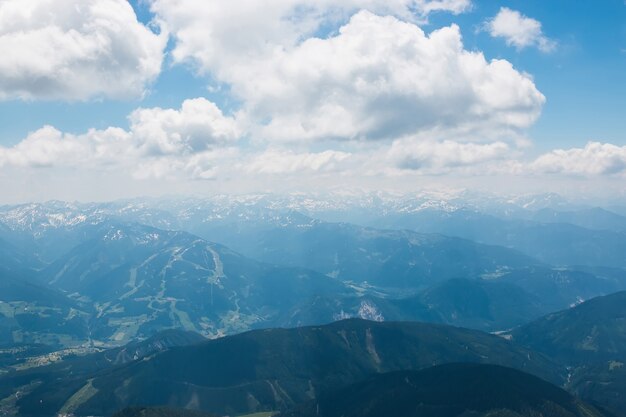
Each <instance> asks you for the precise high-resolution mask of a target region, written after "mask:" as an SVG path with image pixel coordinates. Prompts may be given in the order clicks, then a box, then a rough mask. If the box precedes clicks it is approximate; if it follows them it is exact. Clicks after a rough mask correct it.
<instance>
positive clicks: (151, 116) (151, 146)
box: [129, 98, 240, 155]
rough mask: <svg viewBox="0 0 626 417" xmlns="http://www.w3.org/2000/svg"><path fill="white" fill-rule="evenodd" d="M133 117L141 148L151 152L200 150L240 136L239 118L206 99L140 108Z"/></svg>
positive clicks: (135, 133) (133, 125)
mask: <svg viewBox="0 0 626 417" xmlns="http://www.w3.org/2000/svg"><path fill="white" fill-rule="evenodd" d="M129 119H130V125H131V131H132V133H133V136H134V138H135V139H136V142H137V143H138V144H140V146H139V149H140V150H141V152H143V153H144V154H147V155H170V154H186V153H197V152H201V151H204V150H207V149H209V148H210V147H212V146H214V145H224V144H227V143H229V142H234V141H236V140H237V139H238V138H239V137H240V132H239V128H238V127H237V123H236V121H235V119H233V118H231V117H225V116H224V114H223V113H222V111H221V110H220V109H219V108H218V107H217V106H216V105H215V104H214V103H212V102H210V101H208V100H206V99H203V98H198V99H190V100H185V101H184V102H183V104H182V106H181V108H180V110H175V109H161V108H158V107H157V108H150V109H138V110H135V111H134V112H133V113H132V114H131V115H130V117H129Z"/></svg>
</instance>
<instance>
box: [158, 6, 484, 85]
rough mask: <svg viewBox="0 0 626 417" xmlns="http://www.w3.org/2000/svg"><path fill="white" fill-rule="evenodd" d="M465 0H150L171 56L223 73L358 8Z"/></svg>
mask: <svg viewBox="0 0 626 417" xmlns="http://www.w3.org/2000/svg"><path fill="white" fill-rule="evenodd" d="M471 5H472V3H471V0H342V1H334V0H272V1H257V0H231V1H228V2H225V1H223V0H205V1H197V0H151V8H152V11H153V12H154V13H156V15H157V16H158V17H159V19H161V21H162V22H163V23H164V24H165V25H166V26H167V28H168V29H169V30H170V31H171V33H172V35H173V36H174V38H175V40H176V45H175V48H174V51H173V57H174V59H175V60H177V61H185V60H193V61H195V62H196V63H197V64H198V65H199V66H200V69H201V70H204V71H208V72H216V73H218V75H219V76H220V78H224V76H225V75H226V73H227V72H228V71H229V68H230V67H232V65H234V64H237V65H238V66H241V65H243V64H245V63H246V62H248V61H249V60H251V59H255V58H258V57H267V55H268V54H270V53H271V52H272V51H273V50H275V49H276V48H279V49H280V48H290V47H292V46H294V45H296V44H298V43H299V42H300V41H301V40H303V39H306V38H308V37H310V36H312V35H314V34H315V33H316V32H317V31H318V30H320V28H322V27H324V26H331V27H332V26H334V25H336V24H337V23H339V22H341V21H344V20H345V19H347V18H349V17H350V16H351V15H352V14H353V13H355V12H357V11H358V10H360V9H366V10H370V11H372V12H374V13H379V14H391V15H395V16H398V17H400V18H403V19H405V20H410V21H421V20H422V19H424V18H425V17H426V16H428V14H430V13H432V12H436V11H448V12H452V13H461V12H463V11H466V10H468V9H469V8H470V7H471Z"/></svg>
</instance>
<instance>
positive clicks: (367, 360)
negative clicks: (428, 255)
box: [0, 320, 565, 416]
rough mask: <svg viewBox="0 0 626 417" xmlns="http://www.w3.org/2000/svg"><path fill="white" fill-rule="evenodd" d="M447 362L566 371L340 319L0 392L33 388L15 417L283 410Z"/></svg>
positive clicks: (417, 327)
mask: <svg viewBox="0 0 626 417" xmlns="http://www.w3.org/2000/svg"><path fill="white" fill-rule="evenodd" d="M83 360H84V359H83ZM450 362H472V363H492V364H499V365H503V366H508V367H512V368H516V369H520V370H523V371H525V372H529V373H532V374H535V375H539V376H541V377H543V378H544V379H546V380H550V381H553V382H555V383H557V384H560V383H562V382H563V381H564V377H565V373H564V369H562V368H561V367H560V366H558V365H556V364H555V363H554V362H552V361H550V360H548V359H546V358H544V357H543V356H542V355H538V354H535V353H533V352H531V351H529V350H526V349H524V348H519V347H517V346H516V345H514V344H512V343H511V342H509V341H507V340H505V339H503V338H500V337H497V336H493V335H489V334H486V333H481V332H478V331H471V330H465V329H460V328H453V327H448V326H440V325H429V324H419V323H375V322H368V321H363V320H346V321H341V322H337V323H334V324H331V325H327V326H319V327H305V328H298V329H289V330H282V329H275V330H258V331H253V332H248V333H244V334H240V335H236V336H232V337H225V338H222V339H217V340H212V341H207V342H202V343H200V344H193V345H190V346H183V347H178V348H172V349H170V350H167V351H165V352H162V353H157V354H155V355H151V356H147V357H145V358H143V359H141V360H136V361H132V362H129V363H126V364H123V365H120V366H115V367H112V368H108V369H100V370H97V371H95V372H93V373H91V374H87V375H85V374H80V373H78V374H77V373H76V372H73V369H72V368H68V367H67V366H65V367H64V366H62V365H58V366H59V367H58V368H57V369H56V373H54V374H52V375H51V374H49V373H45V371H44V370H41V369H39V370H38V371H37V372H39V375H40V377H38V378H34V377H33V374H32V373H31V374H28V375H25V374H20V373H17V374H15V375H13V376H12V377H10V378H9V377H5V378H3V379H0V382H3V383H4V385H0V389H2V390H3V392H4V394H3V395H4V396H6V395H7V394H9V392H10V391H11V389H12V388H13V389H14V388H16V387H21V385H28V384H31V385H30V387H28V386H26V387H21V388H20V390H21V396H20V398H19V400H17V402H16V407H18V408H19V412H20V414H21V415H56V414H57V413H59V412H63V413H74V414H75V415H78V416H86V415H102V414H105V415H106V414H112V413H113V412H115V411H116V410H119V409H123V408H125V407H127V406H133V405H142V406H150V405H152V406H160V405H168V406H172V407H183V408H184V407H191V408H197V409H200V410H204V411H209V412H214V413H217V414H222V415H226V414H227V415H237V414H245V413H251V412H258V411H266V410H286V409H288V408H290V407H293V406H295V405H296V404H299V403H301V402H304V401H307V400H310V399H313V398H316V397H317V395H319V394H321V393H324V392H329V391H331V390H334V389H338V388H341V387H343V386H346V385H349V384H352V383H356V382H358V381H360V380H362V379H364V378H366V377H368V376H370V375H372V374H376V373H381V372H389V371H397V370H407V369H422V368H426V367H430V366H433V365H437V364H443V363H450ZM81 366H82V365H81ZM20 378H21V380H20ZM38 381H39V382H38ZM32 384H34V386H33V385H32Z"/></svg>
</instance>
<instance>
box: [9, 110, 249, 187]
mask: <svg viewBox="0 0 626 417" xmlns="http://www.w3.org/2000/svg"><path fill="white" fill-rule="evenodd" d="M129 118H130V122H131V127H130V130H128V131H126V130H124V129H120V128H108V129H106V130H95V129H92V130H89V131H88V132H87V133H85V134H82V135H73V134H69V133H63V132H60V131H59V130H57V129H55V128H53V127H51V126H45V127H43V128H41V129H39V130H37V131H36V132H33V133H31V134H30V135H28V137H26V138H25V139H24V140H23V141H21V142H20V143H18V144H17V145H15V146H13V147H8V148H7V147H0V167H4V166H14V167H52V168H54V167H64V168H67V167H74V168H79V169H87V170H99V169H104V170H106V169H113V170H118V169H122V170H126V171H128V172H130V173H132V175H133V176H135V177H136V178H142V179H143V178H167V177H173V176H183V177H190V178H199V179H208V178H212V177H213V176H214V175H215V173H216V169H215V166H216V165H217V164H218V162H221V160H220V159H221V158H223V159H228V158H233V157H234V156H236V155H237V153H238V150H237V149H235V148H234V145H235V142H236V141H237V139H238V138H239V136H238V134H239V133H238V129H237V124H236V121H235V120H234V119H233V118H232V117H228V116H225V115H223V114H222V112H221V111H220V110H219V109H218V108H217V107H216V106H215V105H214V104H213V103H211V102H209V101H208V100H206V99H203V98H199V99H193V100H186V101H185V102H183V104H182V106H181V108H180V109H179V110H173V109H161V108H152V109H138V110H136V111H134V112H133V113H132V114H131V115H130V117H129Z"/></svg>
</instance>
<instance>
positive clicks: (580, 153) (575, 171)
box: [531, 142, 626, 176]
mask: <svg viewBox="0 0 626 417" xmlns="http://www.w3.org/2000/svg"><path fill="white" fill-rule="evenodd" d="M531 168H532V170H534V171H536V172H543V173H552V174H568V175H583V176H589V175H591V176H595V175H615V174H624V173H625V172H626V146H617V145H613V144H610V143H600V142H589V143H587V145H586V146H585V147H584V148H573V149H556V150H554V151H551V152H549V153H546V154H544V155H541V156H540V157H539V158H537V159H536V160H535V161H534V162H533V163H532V164H531Z"/></svg>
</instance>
